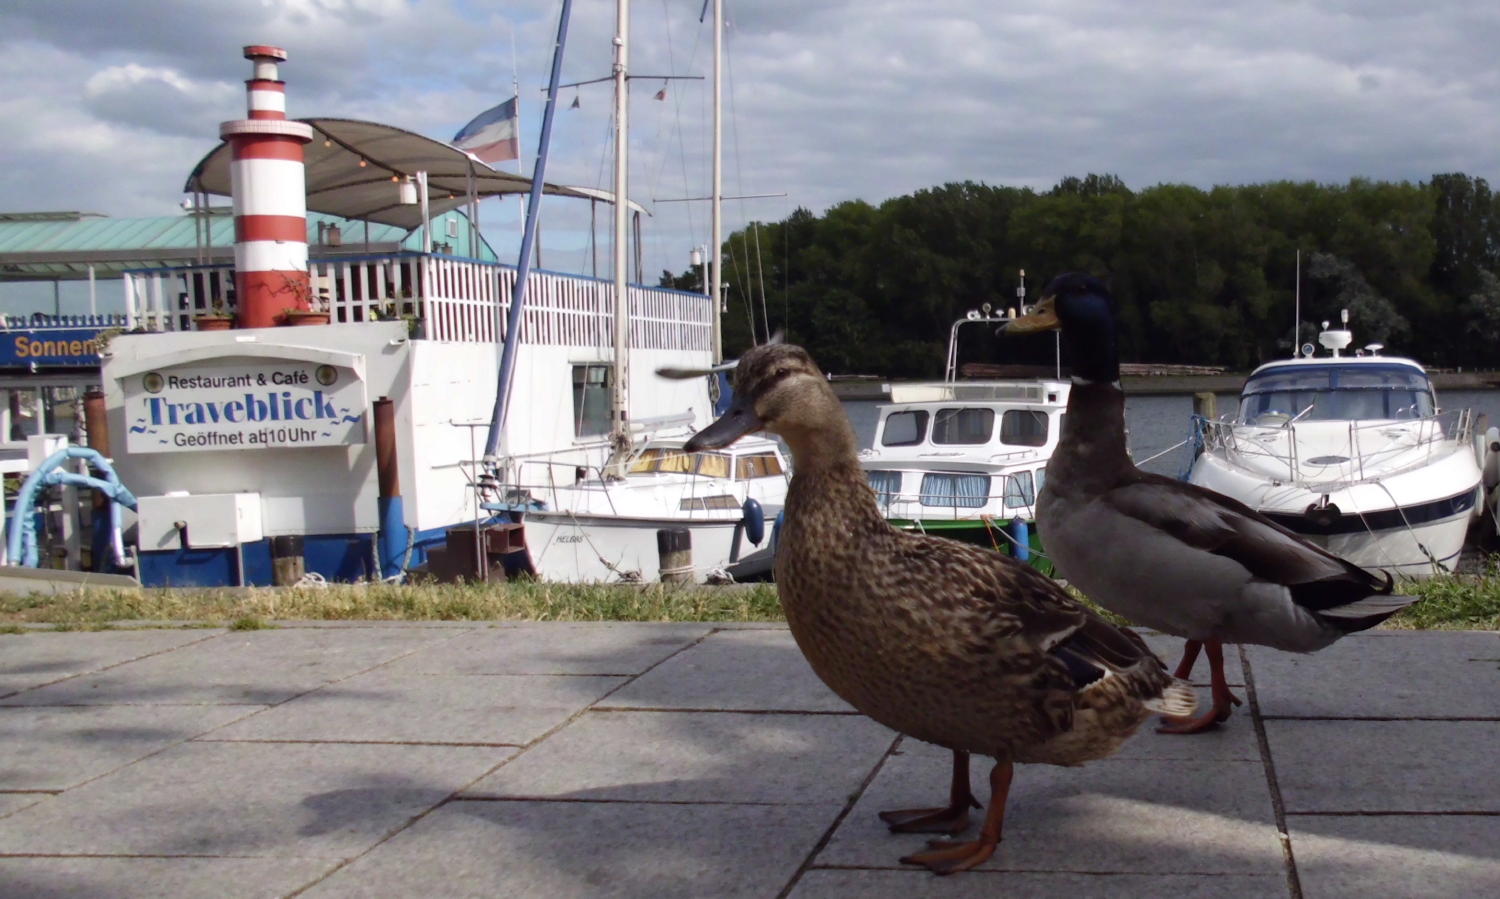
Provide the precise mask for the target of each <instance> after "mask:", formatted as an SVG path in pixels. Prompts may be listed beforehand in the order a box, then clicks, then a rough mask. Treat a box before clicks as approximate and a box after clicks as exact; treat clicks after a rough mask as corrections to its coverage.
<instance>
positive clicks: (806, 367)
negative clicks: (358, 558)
mask: <svg viewBox="0 0 1500 899" xmlns="http://www.w3.org/2000/svg"><path fill="white" fill-rule="evenodd" d="M672 374H675V375H676V376H678V377H683V376H688V375H691V374H693V373H691V372H682V371H677V372H673V373H672ZM761 430H765V431H770V432H771V433H774V434H778V435H780V436H781V437H782V438H783V439H784V440H785V441H786V442H787V445H788V446H789V447H790V448H791V451H792V456H793V459H794V462H795V474H794V475H793V477H792V482H791V486H790V487H789V489H788V490H787V498H786V508H785V512H786V518H785V522H784V524H783V526H782V531H781V541H780V544H779V546H778V550H777V553H776V582H777V589H778V591H779V593H780V596H781V604H782V607H783V608H784V609H785V610H786V617H787V622H788V624H789V625H790V627H791V632H792V636H793V637H794V638H795V639H796V641H797V645H798V646H799V647H801V649H802V652H803V654H804V655H806V656H807V660H808V662H809V663H810V664H811V665H812V668H813V670H814V671H815V672H817V674H818V676H819V677H821V678H822V679H823V682H824V683H826V684H827V685H828V686H829V687H830V688H831V689H832V690H833V691H834V692H835V693H837V694H838V695H839V696H840V697H842V698H843V699H844V700H845V701H846V702H848V703H849V704H850V705H852V706H854V707H855V708H856V709H858V710H859V711H861V712H863V713H865V714H866V715H869V716H870V717H871V718H873V719H875V720H876V721H878V722H880V723H881V724H884V725H886V726H887V727H891V728H894V729H895V730H897V731H900V732H901V733H904V734H908V735H910V736H912V737H915V738H917V739H919V740H925V741H927V742H929V743H936V744H937V745H939V746H943V747H946V748H947V749H949V750H951V751H952V752H953V785H952V789H951V791H950V795H949V802H948V805H947V806H946V807H944V808H933V809H910V810H901V811H889V812H883V813H881V818H882V819H883V820H884V821H886V823H888V824H889V825H890V827H891V830H893V831H898V832H911V833H947V834H957V833H960V832H962V831H963V830H965V829H966V828H967V827H968V826H969V812H968V810H969V807H970V806H971V805H974V806H975V807H977V805H978V804H977V803H975V802H974V799H973V795H972V794H971V793H970V791H969V754H970V753H979V754H982V755H989V756H993V757H994V758H995V760H996V764H995V767H994V769H993V771H992V773H991V774H990V785H991V789H992V791H993V792H992V798H991V802H990V808H989V812H988V813H987V814H986V816H985V821H984V827H983V830H982V831H981V833H980V835H979V839H978V840H975V841H973V842H966V843H961V842H933V843H931V844H929V847H930V850H929V851H927V852H922V853H919V854H916V855H912V856H909V857H907V858H903V859H902V861H903V862H905V863H909V864H918V865H925V866H926V867H927V868H929V869H930V870H932V871H934V872H936V873H939V874H948V873H952V872H955V871H962V870H965V869H968V868H972V867H974V866H975V865H978V864H980V863H981V862H983V861H984V860H985V859H987V858H989V856H990V855H991V853H993V852H994V850H995V845H996V843H998V842H999V840H1000V828H1001V822H1002V819H1003V815H1004V809H1005V799H1006V794H1007V792H1008V791H1009V788H1010V781H1011V774H1012V763H1014V762H1041V763H1047V764H1053V765H1077V764H1080V763H1082V762H1085V761H1089V760H1091V759H1096V758H1102V757H1104V756H1107V755H1109V754H1110V753H1112V752H1114V750H1115V749H1116V748H1117V747H1119V745H1120V744H1121V743H1122V742H1124V740H1125V739H1126V738H1127V737H1129V736H1130V735H1131V734H1132V733H1134V731H1135V730H1136V728H1137V727H1139V726H1140V724H1141V723H1142V722H1143V721H1144V720H1145V719H1146V718H1147V717H1148V716H1149V713H1150V711H1149V710H1158V711H1161V710H1168V711H1166V712H1165V713H1167V714H1172V713H1178V714H1184V713H1186V712H1187V711H1191V709H1192V707H1193V705H1194V699H1193V694H1192V690H1191V688H1189V687H1188V686H1187V685H1186V684H1183V683H1182V682H1180V681H1176V680H1173V679H1172V678H1171V677H1169V676H1168V675H1167V673H1166V670H1165V668H1164V667H1163V666H1162V664H1161V662H1160V661H1159V660H1158V659H1157V658H1156V656H1154V655H1152V653H1151V652H1150V650H1148V649H1147V648H1146V645H1145V643H1144V642H1142V641H1141V639H1140V638H1139V637H1137V636H1136V635H1135V634H1133V633H1131V632H1130V631H1128V630H1125V629H1123V628H1119V627H1116V626H1114V625H1112V624H1109V623H1108V622H1106V621H1104V620H1103V619H1101V618H1100V617H1098V616H1097V615H1095V614H1094V613H1093V612H1091V611H1090V610H1088V609H1086V608H1085V607H1083V606H1081V605H1080V604H1079V603H1077V602H1075V601H1074V600H1073V599H1072V598H1070V597H1069V596H1068V595H1067V593H1065V592H1064V591H1063V590H1062V589H1061V588H1060V587H1058V586H1057V585H1056V584H1055V583H1053V582H1052V580H1050V579H1049V578H1047V577H1046V576H1044V575H1042V574H1039V573H1038V572H1037V571H1035V570H1034V569H1032V568H1031V567H1029V566H1027V565H1023V564H1021V563H1018V562H1016V561H1014V560H1012V559H1010V558H1009V557H1006V556H1002V555H999V554H997V553H994V552H991V551H987V550H982V549H979V548H977V547H973V546H969V545H966V544H963V543H957V542H954V541H951V540H945V539H941V538H937V537H928V536H923V535H916V534H908V533H904V532H902V531H898V530H896V529H894V528H892V527H891V526H890V525H888V524H886V521H885V519H884V518H883V517H882V516H881V514H880V509H879V507H878V506H877V504H876V500H875V494H874V492H873V491H872V490H871V489H870V486H869V484H868V483H867V481H866V478H865V475H864V472H863V471H862V470H861V469H860V467H859V462H858V460H857V458H856V450H855V438H854V429H853V428H852V427H850V425H849V420H848V418H847V417H846V416H845V414H844V410H843V408H842V407H841V406H840V404H839V401H838V398H837V397H835V396H834V394H833V391H832V390H831V389H830V388H829V386H828V380H827V379H826V378H825V377H824V376H823V374H822V372H820V371H819V370H818V367H817V366H816V365H815V364H814V363H813V360H812V358H811V357H810V356H809V355H808V354H807V352H806V351H805V350H803V349H802V348H801V347H796V346H789V345H785V344H768V345H764V346H759V347H756V348H754V349H752V350H750V351H749V352H747V353H746V354H745V355H744V357H743V358H741V359H740V361H739V363H738V367H737V368H736V370H735V374H734V399H733V401H732V403H731V405H730V408H729V410H728V411H727V412H725V414H724V415H723V416H722V417H721V418H720V419H719V420H718V421H716V422H714V423H713V424H711V425H709V426H708V427H706V428H704V429H703V430H702V431H700V432H698V434H696V435H694V436H693V437H692V438H691V439H690V440H689V441H688V442H687V445H686V447H685V448H686V449H687V450H688V451H689V452H695V451H697V450H701V449H710V448H717V447H723V446H728V445H729V444H731V443H733V442H734V441H735V440H737V439H739V438H740V437H742V436H744V435H746V434H749V433H751V432H753V431H761Z"/></svg>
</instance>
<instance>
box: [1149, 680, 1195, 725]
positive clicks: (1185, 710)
mask: <svg viewBox="0 0 1500 899" xmlns="http://www.w3.org/2000/svg"><path fill="white" fill-rule="evenodd" d="M1141 705H1144V706H1145V707H1146V708H1147V709H1150V710H1151V711H1153V712H1155V713H1157V714H1158V715H1166V716H1167V717H1169V718H1186V717H1188V716H1189V715H1191V714H1193V712H1194V710H1196V709H1197V708H1198V693H1197V691H1195V690H1194V689H1193V687H1192V685H1191V684H1189V683H1188V682H1187V681H1183V680H1178V679H1177V678H1175V677H1174V678H1172V679H1171V680H1170V681H1168V683H1167V685H1166V687H1165V688H1163V689H1162V691H1161V694H1160V695H1158V696H1152V697H1150V698H1148V699H1146V700H1144V701H1143V702H1142V703H1141Z"/></svg>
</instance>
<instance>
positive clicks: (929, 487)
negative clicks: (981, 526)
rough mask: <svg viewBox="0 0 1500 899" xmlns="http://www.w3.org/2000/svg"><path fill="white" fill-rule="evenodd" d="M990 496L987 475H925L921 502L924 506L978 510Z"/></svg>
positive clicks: (988, 477)
mask: <svg viewBox="0 0 1500 899" xmlns="http://www.w3.org/2000/svg"><path fill="white" fill-rule="evenodd" d="M989 496H990V476H989V475H987V474H939V473H932V474H924V475H922V496H921V502H922V505H924V506H946V507H949V508H958V509H978V508H980V507H981V506H983V505H984V504H985V502H986V501H987V500H988V499H989Z"/></svg>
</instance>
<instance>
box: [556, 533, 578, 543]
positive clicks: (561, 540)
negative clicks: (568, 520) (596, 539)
mask: <svg viewBox="0 0 1500 899" xmlns="http://www.w3.org/2000/svg"><path fill="white" fill-rule="evenodd" d="M557 542H558V543H582V542H583V535H582V534H573V535H572V536H569V537H558V538H557Z"/></svg>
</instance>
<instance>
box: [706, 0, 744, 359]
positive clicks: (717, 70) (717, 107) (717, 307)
mask: <svg viewBox="0 0 1500 899" xmlns="http://www.w3.org/2000/svg"><path fill="white" fill-rule="evenodd" d="M723 69H724V0H714V185H713V204H712V205H713V213H712V219H713V225H712V227H711V229H710V230H712V232H713V242H712V243H711V244H709V250H710V252H709V256H708V260H707V262H708V264H709V265H710V266H712V268H711V271H712V276H711V277H712V287H711V288H710V291H709V296H711V297H713V304H714V311H713V323H714V326H713V354H714V356H713V361H714V364H716V365H717V364H718V363H720V362H723V361H724V330H723V322H722V320H721V319H722V317H723V316H722V310H723V308H724V276H723V273H722V272H720V271H719V267H720V263H721V261H722V260H723V258H724V253H723V250H722V249H721V248H722V247H723V241H724V237H723V234H722V228H723V219H722V217H721V215H720V207H722V206H723V205H724V95H723V90H722V87H721V85H722V84H723V77H722V76H723ZM751 338H752V340H753V338H754V335H753V334H752V335H751Z"/></svg>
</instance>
